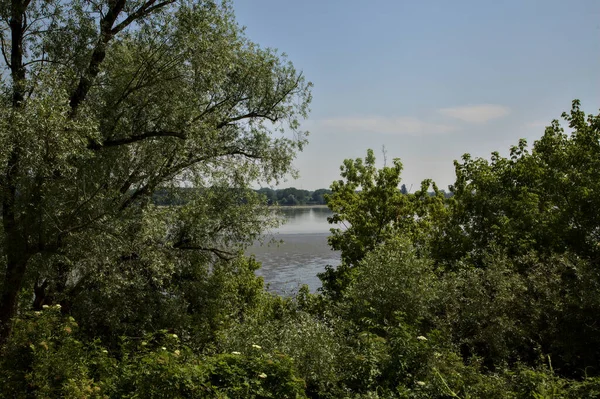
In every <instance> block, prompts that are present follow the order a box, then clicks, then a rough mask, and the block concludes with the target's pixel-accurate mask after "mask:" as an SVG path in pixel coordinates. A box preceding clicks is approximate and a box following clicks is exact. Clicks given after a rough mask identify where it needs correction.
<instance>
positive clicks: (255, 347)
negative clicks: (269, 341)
mask: <svg viewBox="0 0 600 399" xmlns="http://www.w3.org/2000/svg"><path fill="white" fill-rule="evenodd" d="M252 347H253V348H254V349H262V346H260V345H252Z"/></svg>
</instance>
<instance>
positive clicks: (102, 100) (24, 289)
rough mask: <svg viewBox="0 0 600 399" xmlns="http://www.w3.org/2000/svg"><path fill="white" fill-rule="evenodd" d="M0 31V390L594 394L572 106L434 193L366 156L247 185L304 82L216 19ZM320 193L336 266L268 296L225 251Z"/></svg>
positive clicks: (297, 110) (90, 5) (120, 9)
mask: <svg viewBox="0 0 600 399" xmlns="http://www.w3.org/2000/svg"><path fill="white" fill-rule="evenodd" d="M0 16H1V20H2V21H3V23H4V24H5V25H4V26H3V27H2V30H0V33H1V34H2V37H1V39H2V40H1V41H0V43H1V45H2V54H3V56H4V57H3V61H2V62H3V64H2V67H3V68H4V69H3V73H2V75H1V76H2V78H1V79H2V80H1V82H0V83H1V89H2V90H1V91H0V93H1V94H0V101H1V102H2V103H1V106H0V113H1V114H2V115H1V116H0V168H1V172H0V184H1V187H0V201H1V204H2V228H1V229H0V240H1V243H2V246H1V253H0V278H1V280H0V281H1V283H0V284H1V285H0V294H1V296H0V352H1V354H2V356H1V357H0V398H42V397H43V398H47V397H69V398H71V397H73V398H135V397H144V398H146V397H147V398H184V397H185V398H188V397H190V398H307V397H308V398H440V399H442V398H535V399H541V398H597V397H599V396H600V375H599V373H600V327H599V326H598V323H597V315H598V314H600V275H599V273H598V267H599V265H598V262H599V260H600V245H599V243H600V219H599V216H598V212H597V210H598V209H600V203H599V201H600V199H599V198H600V156H599V155H600V115H597V116H594V115H589V116H587V117H586V115H585V114H584V113H583V112H582V111H581V109H580V104H579V102H578V101H574V102H573V107H572V110H571V112H570V113H567V114H564V115H563V117H564V119H565V120H566V122H567V123H568V125H569V127H570V129H571V130H572V133H570V134H565V133H564V131H563V129H562V127H561V126H560V124H559V122H558V121H554V122H552V124H551V125H550V126H549V127H548V128H547V129H546V131H545V133H544V135H543V136H542V137H541V138H540V139H539V140H538V141H536V142H535V143H534V144H533V146H532V147H531V148H529V147H528V146H527V143H525V141H521V142H519V143H518V145H516V146H514V147H513V148H511V150H510V154H509V156H508V157H507V158H505V157H502V156H500V154H499V153H493V154H492V157H491V159H490V160H486V159H480V158H477V159H474V158H472V157H470V156H469V155H465V156H463V158H462V160H461V161H457V162H456V163H455V169H456V182H455V184H454V185H453V186H452V187H451V188H450V191H451V192H452V194H453V195H452V196H449V195H447V194H446V193H445V192H443V191H442V190H439V189H438V188H437V186H436V185H435V183H434V182H432V181H429V180H426V181H424V182H423V183H422V184H421V186H420V188H419V189H418V190H416V191H415V192H412V193H411V192H409V191H410V190H407V189H406V186H403V185H401V172H402V164H401V162H400V160H393V162H392V164H391V165H389V166H385V167H383V168H381V169H377V168H376V167H375V157H374V155H373V152H372V151H368V152H367V156H366V158H365V159H356V160H346V161H345V162H344V164H343V165H342V173H341V179H340V180H339V181H336V182H334V183H333V184H332V185H331V190H329V191H327V190H317V191H315V192H312V193H310V192H308V191H306V190H296V189H294V188H290V189H284V190H277V191H275V190H270V189H261V190H258V191H255V190H252V189H251V187H252V185H253V184H255V182H256V181H257V180H258V181H262V182H266V183H269V182H275V183H276V182H277V181H278V180H279V179H280V178H281V177H282V176H283V175H285V174H286V173H288V172H290V171H291V170H292V167H291V161H292V159H293V157H294V155H295V154H296V152H297V151H298V150H301V149H302V147H303V146H304V144H305V143H306V139H305V135H304V133H303V132H302V131H300V127H299V120H300V119H301V118H303V117H305V116H306V115H307V112H308V105H309V102H310V84H308V83H306V82H305V81H304V80H303V78H302V75H301V74H300V73H298V72H297V71H296V70H295V69H294V68H293V66H292V65H291V64H290V63H288V62H287V61H286V60H285V58H284V57H283V56H282V55H280V54H278V53H277V52H275V51H273V50H269V49H262V48H260V47H259V46H258V45H256V44H254V43H252V42H251V41H249V40H248V39H247V38H246V37H245V36H244V34H243V30H242V29H241V28H240V27H238V25H237V24H236V23H235V20H234V17H233V13H232V11H231V6H230V5H229V4H228V3H227V2H224V3H217V2H213V1H209V0H206V1H196V2H187V1H181V2H174V1H173V2H171V1H164V2H159V1H154V0H147V1H145V2H144V1H124V0H110V1H107V2H102V3H97V2H89V1H83V0H82V1H77V0H74V1H71V2H70V3H69V4H67V3H65V2H64V1H58V0H48V1H44V2H39V1H35V0H34V1H23V0H12V1H10V2H8V1H5V2H2V3H1V6H0ZM183 187H193V189H187V188H183ZM323 200H324V201H326V202H327V205H328V206H329V207H330V208H331V210H332V211H333V216H332V217H331V218H330V222H331V223H332V225H333V229H332V235H331V237H330V241H329V242H330V245H331V247H332V248H333V249H336V250H339V251H341V254H342V261H341V264H340V265H338V266H337V267H330V268H328V269H327V270H326V271H325V272H324V273H323V275H322V276H321V278H322V280H323V288H322V290H321V292H319V293H317V294H311V293H310V292H309V291H308V288H307V287H303V288H302V289H300V291H299V292H298V293H297V295H296V296H295V297H291V298H283V297H278V296H276V295H273V294H270V293H268V292H267V291H265V290H264V287H263V282H262V279H261V278H258V277H256V275H255V273H254V272H255V270H256V269H257V268H259V267H260V265H259V264H258V263H257V262H256V261H255V260H254V259H252V258H248V257H245V256H243V249H244V248H245V247H247V246H248V245H250V244H251V243H252V242H253V241H254V240H255V239H257V238H258V237H260V234H261V232H262V231H263V229H264V228H265V227H268V226H269V225H272V224H274V223H277V221H276V220H272V219H271V217H272V212H270V211H269V208H268V206H267V205H268V203H274V202H277V203H279V204H284V201H285V204H292V203H307V204H308V203H320V202H322V201H323ZM161 201H163V202H164V203H168V204H177V205H179V206H158V205H159V204H161ZM269 201H270V202H269ZM341 227H344V228H341Z"/></svg>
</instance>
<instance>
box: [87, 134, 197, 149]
mask: <svg viewBox="0 0 600 399" xmlns="http://www.w3.org/2000/svg"><path fill="white" fill-rule="evenodd" d="M152 137H176V138H178V139H181V140H185V139H186V135H185V134H184V133H183V132H173V131H169V130H158V131H153V132H146V133H143V134H139V135H136V136H130V137H124V138H120V139H113V140H106V141H104V142H103V143H102V144H100V143H98V142H92V143H90V144H89V145H88V148H89V149H91V150H99V149H101V148H106V147H117V146H120V145H126V144H132V143H136V142H138V141H142V140H145V139H148V138H152Z"/></svg>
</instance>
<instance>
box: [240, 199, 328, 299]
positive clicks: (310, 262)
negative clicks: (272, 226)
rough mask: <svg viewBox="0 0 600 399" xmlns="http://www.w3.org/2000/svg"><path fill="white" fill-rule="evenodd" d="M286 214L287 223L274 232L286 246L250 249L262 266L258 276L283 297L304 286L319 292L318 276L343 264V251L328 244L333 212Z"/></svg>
mask: <svg viewBox="0 0 600 399" xmlns="http://www.w3.org/2000/svg"><path fill="white" fill-rule="evenodd" d="M283 215H284V217H285V219H286V223H285V224H284V225H283V226H281V227H279V228H278V229H277V230H275V231H273V233H272V236H273V238H274V239H275V240H283V243H281V244H271V245H260V244H255V245H254V246H252V247H250V248H249V249H248V254H253V255H255V257H256V259H257V260H258V261H260V262H261V263H262V267H261V268H260V269H259V270H258V271H257V272H256V274H258V275H260V276H263V277H264V279H265V283H267V284H269V290H271V291H274V292H277V293H279V294H291V293H293V292H295V291H296V290H297V289H298V287H300V286H301V285H302V284H307V285H308V286H309V287H310V289H311V291H315V290H316V289H317V288H319V287H320V286H321V282H320V281H319V279H318V278H317V273H320V272H322V271H323V270H325V266H326V265H334V266H337V264H338V263H339V261H340V254H339V252H337V251H332V250H331V249H330V248H329V246H328V245H327V236H328V235H329V229H330V228H331V227H332V226H331V225H330V224H329V223H327V217H328V216H331V211H330V210H329V209H328V208H325V207H320V208H283Z"/></svg>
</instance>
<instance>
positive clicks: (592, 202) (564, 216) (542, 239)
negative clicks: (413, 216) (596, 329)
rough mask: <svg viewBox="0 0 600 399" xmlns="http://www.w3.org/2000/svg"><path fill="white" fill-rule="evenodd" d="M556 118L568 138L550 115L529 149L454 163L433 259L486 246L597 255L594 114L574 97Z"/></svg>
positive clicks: (475, 253)
mask: <svg viewBox="0 0 600 399" xmlns="http://www.w3.org/2000/svg"><path fill="white" fill-rule="evenodd" d="M562 116H563V118H564V119H565V120H566V121H567V122H568V124H569V127H570V128H571V129H573V133H572V134H571V135H567V134H565V133H564V130H563V128H562V127H561V126H560V124H559V122H558V121H557V120H555V121H553V122H552V124H551V125H550V126H548V127H547V128H546V130H545V133H544V135H543V136H542V137H541V138H540V139H539V140H537V141H535V143H534V144H533V147H532V148H531V150H529V149H528V148H527V142H526V141H525V140H520V141H519V143H518V145H515V146H513V147H511V149H510V156H509V157H508V158H505V157H502V156H500V154H499V153H498V152H494V153H492V156H491V159H490V160H489V161H488V160H486V159H482V158H475V159H474V158H472V157H471V156H470V155H469V154H465V155H464V156H463V157H462V162H458V161H455V169H456V183H455V184H454V185H453V186H452V187H451V191H452V192H453V194H454V197H453V198H451V199H450V200H449V201H448V204H449V210H450V213H449V214H450V215H451V217H450V218H448V219H447V220H446V223H445V225H444V226H443V227H442V226H441V225H440V229H439V230H438V231H439V233H440V234H439V236H438V238H437V239H436V242H435V243H434V244H433V248H434V250H435V251H436V253H435V254H434V256H435V258H436V259H437V260H438V261H439V262H442V263H452V262H454V261H456V260H457V259H460V258H463V257H465V256H470V257H472V258H474V259H480V258H481V257H482V255H483V253H484V252H485V250H486V248H489V247H490V246H491V245H495V246H499V247H501V248H503V249H505V250H506V251H507V252H508V255H509V256H513V257H518V256H520V255H523V254H526V253H528V252H530V251H535V252H538V253H539V254H541V255H550V254H563V253H565V252H571V253H574V254H576V255H578V256H580V257H582V258H584V259H588V260H593V261H595V262H597V261H598V259H600V246H599V245H598V242H600V217H599V215H598V212H596V211H595V210H596V209H599V207H600V184H599V182H600V172H599V171H600V161H599V159H600V158H599V157H598V155H599V154H600V115H598V116H594V115H589V116H588V117H587V118H586V116H585V114H584V112H583V111H581V109H580V103H579V101H578V100H575V101H573V107H572V110H571V112H570V113H563V115H562Z"/></svg>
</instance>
